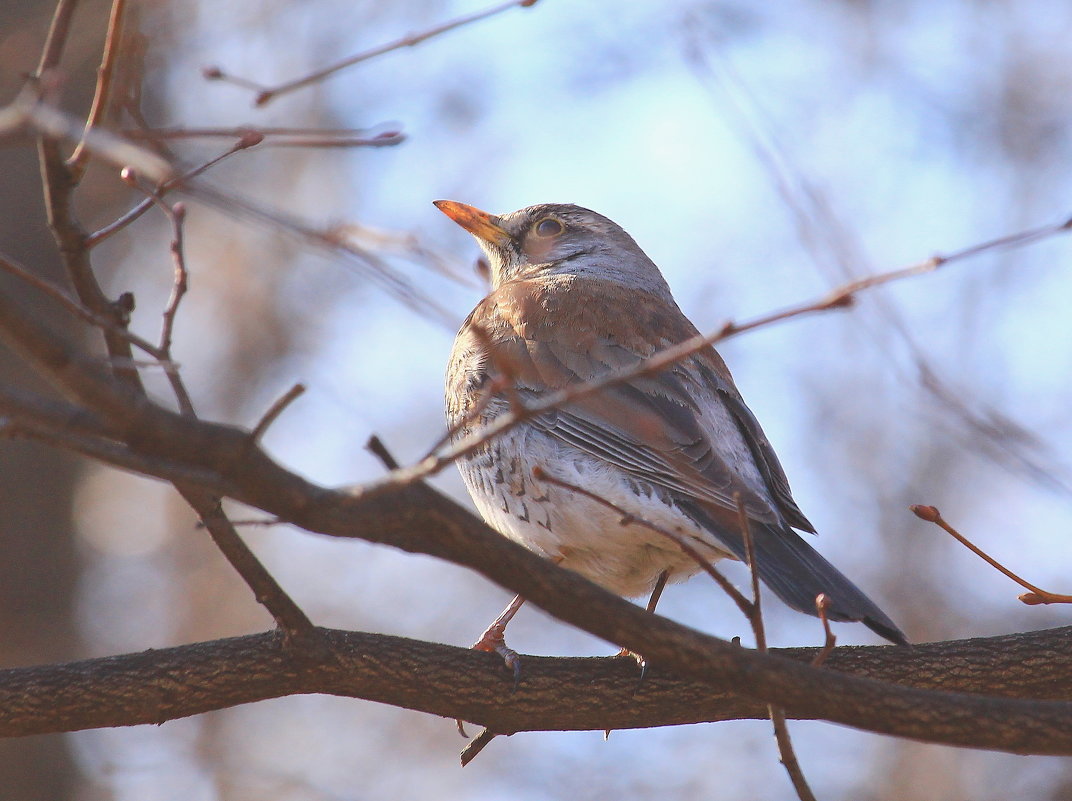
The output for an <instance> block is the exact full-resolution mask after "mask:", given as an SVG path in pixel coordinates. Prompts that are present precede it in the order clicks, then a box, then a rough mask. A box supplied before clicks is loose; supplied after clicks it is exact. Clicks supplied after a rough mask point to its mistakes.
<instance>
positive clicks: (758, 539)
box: [689, 507, 908, 645]
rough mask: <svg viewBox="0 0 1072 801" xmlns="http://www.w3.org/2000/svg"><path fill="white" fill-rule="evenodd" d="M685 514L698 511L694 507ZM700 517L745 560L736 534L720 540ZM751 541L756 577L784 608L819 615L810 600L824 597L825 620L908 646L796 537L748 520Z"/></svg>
mask: <svg viewBox="0 0 1072 801" xmlns="http://www.w3.org/2000/svg"><path fill="white" fill-rule="evenodd" d="M689 511H690V512H699V510H698V509H695V507H693V509H690V510H689ZM699 517H700V518H706V520H703V521H702V522H701V521H700V520H698V522H701V524H702V525H705V527H706V528H708V530H710V531H712V532H713V533H716V534H722V535H723V536H721V537H720V539H721V540H722V542H723V543H724V544H725V545H726V546H727V547H728V548H729V549H730V550H732V551H733V553H734V554H735V555H736V556H737V557H738V558H739V559H740V560H741V561H742V562H743V561H745V550H744V540H743V539H742V538H741V537H740V536H739V535H737V534H736V533H735V534H734V536H732V537H728V536H725V535H724V533H723V531H720V528H719V527H718V526H717V525H716V524H715V523H714V521H712V520H711V519H710V518H709V517H708V516H707V515H706V514H704V513H702V512H700V514H699ZM752 541H753V544H754V547H755V551H756V568H757V570H758V572H759V577H760V578H761V579H763V583H764V584H766V585H767V586H768V587H770V588H771V589H772V590H773V591H774V593H775V594H776V595H777V596H778V597H779V598H781V599H782V600H783V601H784V602H785V603H786V605H788V606H791V607H792V608H793V609H797V610H799V611H801V612H806V613H807V614H809V615H815V616H818V612H817V610H816V608H815V596H817V595H818V594H819V593H825V594H826V596H827V598H828V599H829V600H830V605H829V606H828V607H827V611H826V616H827V618H829V619H830V620H840V621H859V622H861V623H863V624H864V625H865V626H867V627H868V628H869V629H871V630H872V631H873V632H875V633H876V634H879V635H880V636H882V637H885V638H886V639H887V640H890V641H891V642H895V643H899V644H901V645H907V644H908V638H906V637H905V635H904V632H902V631H901V630H900V629H899V628H897V624H895V623H894V622H893V621H892V620H890V619H889V617H888V616H887V615H886V613H885V612H883V611H882V610H881V609H879V608H878V606H877V605H876V604H875V602H874V601H872V600H871V599H870V598H868V597H867V596H866V595H864V593H863V591H862V590H861V589H860V588H859V587H857V586H856V585H855V584H853V583H852V582H851V581H849V580H848V579H847V578H845V576H843V575H842V574H841V571H839V570H838V569H837V568H836V567H834V566H833V565H832V564H830V563H829V562H828V561H826V560H825V559H824V558H823V557H822V556H821V555H820V554H819V552H818V551H816V550H815V549H814V548H812V547H811V546H810V545H808V543H806V542H805V541H804V540H803V539H802V538H801V537H800V535H798V534H797V533H796V532H794V531H792V530H791V529H789V528H788V527H786V528H785V529H777V528H774V527H773V526H767V525H763V524H761V523H756V522H755V521H753V522H752Z"/></svg>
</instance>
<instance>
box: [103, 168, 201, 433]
mask: <svg viewBox="0 0 1072 801" xmlns="http://www.w3.org/2000/svg"><path fill="white" fill-rule="evenodd" d="M120 176H121V177H122V179H123V181H124V182H125V183H126V184H127V185H128V186H132V187H135V188H140V187H139V186H138V183H137V180H136V179H135V177H134V176H133V175H132V174H131V173H130V172H129V171H128V170H126V169H124V170H122V171H121V172H120ZM142 191H143V192H145V195H146V200H148V201H149V202H150V203H152V204H154V205H156V206H158V207H159V208H160V210H161V211H163V212H164V214H165V215H166V216H167V218H168V220H169V221H170V222H171V233H172V236H171V244H170V246H169V247H170V250H171V260H172V264H173V266H174V279H173V281H172V285H171V295H170V296H169V297H168V301H167V304H166V306H165V307H164V313H163V321H162V323H161V330H160V345H159V351H160V354H161V359H160V365H161V366H162V367H163V368H164V373H165V375H167V378H168V383H170V384H171V391H172V392H174V393H175V399H176V401H177V402H178V404H179V411H180V412H182V413H183V414H185V415H188V416H191V417H193V416H195V415H194V405H193V400H192V399H191V398H190V393H189V392H188V391H187V390H186V385H185V384H184V383H183V380H182V376H181V375H180V374H179V370H178V368H177V367H176V365H175V360H174V359H172V358H171V338H172V331H173V330H174V327H175V316H176V314H178V311H179V303H180V302H182V299H183V297H184V296H185V295H186V289H187V285H188V275H189V274H188V271H187V269H186V254H185V250H184V247H183V241H184V236H183V229H184V224H185V222H186V204H184V203H182V202H179V203H176V204H175V205H174V206H169V205H168V204H167V203H165V202H164V201H163V200H162V199H161V198H160V197H158V196H157V195H156V194H155V193H154V192H152V191H151V190H144V189H143V190H142Z"/></svg>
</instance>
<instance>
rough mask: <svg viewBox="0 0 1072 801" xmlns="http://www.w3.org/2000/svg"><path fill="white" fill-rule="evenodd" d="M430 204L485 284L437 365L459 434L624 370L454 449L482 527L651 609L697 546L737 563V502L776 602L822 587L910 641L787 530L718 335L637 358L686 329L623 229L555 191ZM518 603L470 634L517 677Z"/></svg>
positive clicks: (779, 479) (849, 611) (838, 610)
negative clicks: (483, 268) (466, 248)
mask: <svg viewBox="0 0 1072 801" xmlns="http://www.w3.org/2000/svg"><path fill="white" fill-rule="evenodd" d="M434 204H435V206H436V207H437V208H438V209H439V210H440V211H442V212H443V213H444V214H446V215H447V216H448V217H449V218H450V219H451V220H453V221H454V222H455V223H457V224H458V225H460V226H461V227H462V228H464V229H465V230H466V231H468V232H469V233H470V234H472V235H473V237H474V238H475V239H476V241H477V243H478V244H479V246H480V248H481V249H482V250H483V252H484V255H485V256H486V261H487V267H488V277H489V279H490V287H491V291H490V293H489V294H488V295H487V296H486V297H485V298H484V299H483V300H481V301H480V302H479V303H478V304H477V306H476V307H475V308H474V309H473V311H472V312H471V313H470V314H469V316H468V317H467V318H466V319H465V321H464V322H463V323H462V326H461V328H460V330H459V332H458V334H457V337H456V339H455V341H454V346H453V349H452V352H451V355H450V359H449V362H448V366H447V375H446V386H445V396H446V397H445V405H446V415H447V425H448V430H449V431H450V434H451V437H452V439H453V441H454V442H455V443H457V442H461V441H463V440H467V438H472V437H476V438H479V437H480V432H481V431H482V430H484V429H486V428H487V427H488V426H490V425H492V424H494V423H495V421H496V420H498V419H499V418H500V417H501V416H503V415H507V414H509V413H511V411H515V410H519V409H520V408H521V407H523V406H524V407H527V406H531V405H532V404H534V403H538V402H540V401H541V400H546V399H547V398H549V397H551V396H552V395H553V394H554V393H558V392H562V391H564V390H570V389H575V388H577V387H579V386H582V385H584V384H587V383H590V382H597V381H601V380H607V379H612V378H614V377H615V376H620V375H621V374H622V373H623V372H625V371H630V370H632V371H634V372H633V373H631V377H628V378H625V379H624V380H618V381H612V382H611V383H608V384H606V385H605V386H603V387H601V388H599V389H598V390H596V391H593V392H590V393H587V394H583V395H575V396H574V397H573V398H572V399H569V400H567V401H566V402H563V403H561V404H553V405H552V406H551V408H545V409H543V410H542V411H539V412H538V413H536V414H532V415H531V416H530V415H525V416H524V419H523V420H522V421H521V422H519V423H518V424H517V425H514V426H513V427H510V428H507V429H506V430H505V431H504V432H502V433H499V434H498V435H497V436H494V437H490V438H487V439H484V440H482V441H480V443H479V445H478V446H477V447H476V448H474V449H472V450H468V451H467V452H466V453H465V454H464V455H462V456H461V457H460V458H459V459H458V460H457V464H458V467H459V469H460V471H461V475H462V479H463V481H464V483H465V485H466V487H467V489H468V490H469V493H470V495H471V497H472V499H473V502H474V504H475V506H476V508H477V510H478V511H479V512H480V514H481V516H482V517H483V519H484V520H485V522H486V523H488V525H489V526H491V528H493V529H495V530H496V531H498V532H499V533H500V534H502V535H504V536H506V537H508V538H509V539H511V540H513V541H515V542H517V543H520V544H521V545H523V546H525V547H527V548H529V549H530V550H532V551H535V552H536V553H538V554H540V555H542V556H544V557H546V558H548V559H551V560H553V561H555V562H557V563H558V564H559V565H560V566H561V567H564V568H568V569H571V570H574V571H575V572H577V573H580V574H581V575H582V576H585V577H586V578H588V579H590V580H592V581H594V582H595V583H597V584H599V585H601V586H602V587H604V588H606V589H608V590H611V591H612V592H615V593H618V594H619V595H622V596H626V597H630V598H634V597H637V596H641V595H644V594H646V593H650V598H649V601H648V605H647V608H648V609H649V610H650V611H652V612H654V610H655V605H656V604H657V602H658V600H659V597H660V595H661V594H662V591H663V588H664V587H665V585H666V583H667V582H668V581H671V582H672V581H679V580H683V579H686V578H688V577H689V576H691V575H694V574H695V573H697V572H698V571H700V570H701V569H702V568H701V566H700V565H699V564H698V563H697V560H696V559H695V558H694V556H695V555H697V554H698V555H699V556H701V557H702V558H703V559H704V560H706V561H709V562H710V563H712V564H713V563H715V562H717V561H719V560H720V559H733V560H740V561H747V558H746V557H747V553H746V541H745V533H744V530H743V529H744V526H743V524H742V515H743V516H744V517H746V518H747V526H748V532H749V534H750V538H751V540H752V547H753V553H754V561H755V570H756V572H757V573H758V575H759V577H760V578H761V579H762V580H763V582H764V584H765V585H766V586H767V587H769V588H770V589H771V590H772V591H773V592H774V593H775V594H776V595H777V596H778V597H779V598H781V600H782V601H783V602H785V603H786V604H787V605H788V606H790V607H792V608H793V609H797V610H799V611H801V612H805V613H808V614H812V615H817V614H818V611H817V607H816V598H817V596H818V595H820V594H824V595H825V596H826V599H825V604H826V606H825V615H826V617H827V618H828V619H830V620H835V621H859V622H862V623H863V624H864V625H866V626H867V627H869V628H870V629H872V630H873V631H875V632H876V633H878V634H879V635H881V636H882V637H884V638H886V639H888V640H890V641H892V642H895V643H901V644H906V643H907V642H908V641H907V638H906V637H905V635H904V633H903V632H902V631H901V630H900V629H899V628H898V627H897V625H896V624H895V623H894V622H893V621H892V620H891V619H890V618H889V617H888V616H887V615H886V614H885V613H884V612H883V611H882V610H881V609H879V607H878V606H877V605H876V604H875V603H874V602H873V601H872V600H871V599H870V598H868V597H867V595H865V594H864V593H863V591H861V590H860V589H859V588H857V587H856V585H855V584H853V583H852V581H850V580H849V579H848V578H846V577H845V576H844V575H842V573H841V572H840V571H838V570H837V568H835V567H834V566H833V565H832V564H830V562H828V561H827V560H826V559H825V558H823V556H821V555H820V554H819V553H818V552H817V551H816V550H815V549H814V548H812V547H811V545H809V544H808V543H807V542H806V541H805V540H804V538H803V537H802V536H801V534H800V533H798V532H804V533H809V534H811V533H815V527H814V526H813V525H812V524H811V523H810V522H809V520H808V519H807V518H806V517H805V516H804V513H803V512H802V511H801V510H800V508H799V507H798V506H797V503H796V501H795V500H794V499H793V496H792V493H791V491H790V488H789V482H788V480H787V478H786V475H785V472H784V470H783V469H782V466H781V464H780V463H779V461H778V457H777V455H776V454H775V452H774V449H773V448H772V446H771V444H770V442H769V440H768V439H767V437H766V435H765V434H764V433H763V429H762V428H761V427H760V424H759V421H758V420H757V419H756V417H755V415H754V414H753V413H752V412H751V410H749V408H748V406H747V405H745V402H744V400H743V398H742V397H741V394H740V392H739V391H738V390H737V387H736V385H735V384H734V382H733V378H732V376H731V375H730V372H729V369H728V368H727V366H726V363H725V362H724V361H723V359H722V357H721V356H720V355H719V354H718V352H717V351H716V350H715V348H714V347H713V346H711V345H705V346H704V347H702V348H701V349H699V350H697V351H695V352H693V353H691V354H690V355H688V356H686V357H684V358H682V359H680V360H677V361H675V362H673V363H672V364H670V365H669V366H667V367H665V368H664V369H662V370H660V371H657V372H655V371H651V372H649V371H647V370H644V369H643V365H644V362H645V360H647V359H650V358H651V357H653V356H655V355H656V354H658V353H660V352H661V351H664V350H665V349H667V348H670V347H672V346H675V345H678V344H680V343H682V342H685V341H686V340H690V339H692V338H694V337H698V336H699V332H698V331H697V329H696V327H695V326H694V325H693V324H692V323H691V322H690V321H689V320H688V318H687V317H686V316H685V315H684V313H683V312H682V311H681V309H680V308H679V307H678V305H677V303H676V302H675V300H674V298H673V296H672V294H671V292H670V287H669V285H668V284H667V282H666V280H665V278H664V277H663V275H662V273H661V272H660V270H659V268H658V267H657V266H656V265H655V264H654V262H652V260H651V259H650V258H648V256H647V255H646V254H645V253H644V251H643V250H641V248H640V246H639V245H637V243H636V242H635V241H634V239H633V238H632V237H631V236H630V235H629V234H628V233H626V231H625V230H624V229H623V228H622V227H621V226H619V225H617V224H616V223H614V222H613V221H611V220H610V219H608V218H607V217H604V216H603V215H601V214H598V213H597V212H594V211H591V210H589V209H586V208H582V207H580V206H576V205H572V204H564V203H550V204H539V205H534V206H529V207H526V208H523V209H520V210H519V211H514V212H512V213H508V214H503V215H495V214H490V213H488V212H485V211H481V210H480V209H478V208H475V207H473V206H470V205H467V204H465V203H460V202H458V201H453V200H437V201H434ZM638 366H639V368H638ZM669 535H672V537H673V538H674V539H672V538H671V536H669ZM675 539H680V540H681V541H683V542H684V543H686V544H687V545H688V546H689V547H690V548H691V550H692V551H693V555H690V554H688V553H686V552H685V550H683V549H682V547H681V546H679V545H678V544H677V543H676V542H675ZM523 603H524V599H523V598H522V597H520V596H518V597H517V598H515V599H514V600H513V601H512V602H511V604H510V605H509V606H508V607H507V608H506V609H505V610H504V611H503V613H502V615H500V616H499V618H497V619H496V621H495V622H494V623H492V624H491V626H489V627H488V630H487V631H485V632H484V634H483V635H482V636H481V638H480V639H479V640H478V641H477V642H476V643H475V644H474V646H473V647H474V648H476V649H479V650H484V651H492V652H496V653H499V654H500V655H501V656H502V657H503V659H504V660H505V662H506V664H507V666H508V667H511V668H513V670H514V672H515V680H516V679H517V677H518V675H519V673H518V671H519V664H520V661H519V657H518V655H517V653H516V652H515V651H513V650H512V649H510V648H508V647H507V646H506V643H505V629H506V625H507V623H509V621H510V620H511V618H512V617H513V616H514V614H516V612H517V611H518V609H520V607H521V605H522V604H523Z"/></svg>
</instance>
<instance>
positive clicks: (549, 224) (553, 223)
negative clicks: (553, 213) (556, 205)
mask: <svg viewBox="0 0 1072 801" xmlns="http://www.w3.org/2000/svg"><path fill="white" fill-rule="evenodd" d="M535 231H536V235H537V236H558V235H559V234H561V233H562V223H560V222H559V221H558V220H556V219H554V218H553V217H544V218H543V219H542V220H540V221H539V222H538V223H536V228H535Z"/></svg>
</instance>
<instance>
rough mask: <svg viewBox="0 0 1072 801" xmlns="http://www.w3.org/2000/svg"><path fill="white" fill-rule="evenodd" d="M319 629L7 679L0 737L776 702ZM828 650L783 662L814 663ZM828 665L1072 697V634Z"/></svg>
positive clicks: (959, 686) (656, 672) (732, 715)
mask: <svg viewBox="0 0 1072 801" xmlns="http://www.w3.org/2000/svg"><path fill="white" fill-rule="evenodd" d="M316 631H317V634H318V635H320V637H321V638H322V639H323V641H324V642H325V643H326V644H327V645H328V646H329V647H330V652H331V657H330V658H323V659H321V660H319V661H315V662H313V661H309V660H301V659H300V657H296V656H295V655H293V653H292V652H291V651H288V650H287V649H286V648H284V646H283V637H282V635H281V634H280V633H279V632H264V633H261V634H252V635H248V636H245V637H233V638H229V639H224V640H215V641H212V642H202V643H196V644H192V645H182V646H178V647H175V648H164V649H160V650H149V651H144V652H141V653H135V654H124V655H122V656H110V657H104V658H101V659H88V660H84V661H81V662H71V663H68V664H62V665H47V666H42V667H30V668H14V669H9V670H3V671H0V736H3V737H12V736H22V735H29V734H45V733H49V732H59V731H77V730H82V729H88V728H99V727H105V726H132V725H137V724H144V723H162V722H164V721H167V720H174V719H176V718H181V717H186V716H189V715H196V714H200V713H203V712H209V711H212V710H217V709H223V708H227V707H232V706H236V705H238V704H246V703H252V702H255V701H260V700H264V699H268V698H278V697H282V696H287V695H299V694H308V693H324V694H328V695H338V696H345V697H350V698H362V699H365V700H369V701H377V702H380V703H386V704H391V705H393V706H398V707H404V708H407V709H413V710H417V711H421V712H426V713H429V714H434V715H441V716H443V717H444V718H448V719H454V718H464V719H466V720H470V721H473V722H475V723H479V724H481V725H485V726H488V727H489V728H492V729H493V730H494V731H500V732H519V731H560V730H561V731H586V730H593V731H598V730H602V729H604V728H606V727H607V726H610V727H612V728H615V729H628V728H641V727H651V726H674V725H682V724H689V723H700V722H708V721H721V720H739V719H762V718H765V717H767V714H768V713H767V706H766V704H764V703H762V702H759V701H756V700H754V699H751V698H748V697H747V696H745V695H742V694H740V693H739V692H736V689H737V688H736V686H735V685H734V684H733V683H732V682H726V681H717V680H713V681H711V682H702V681H696V680H691V679H688V678H685V677H682V676H680V675H673V674H671V673H669V672H668V671H665V670H663V669H661V668H660V666H659V665H658V664H656V665H654V666H653V668H652V670H651V671H650V673H649V674H648V677H647V678H646V679H645V682H644V685H643V687H642V688H641V690H640V692H639V693H636V668H635V666H634V665H632V664H631V663H629V662H626V661H624V660H620V659H615V658H613V657H604V658H587V659H576V658H574V659H564V658H549V657H536V656H526V657H525V674H524V677H523V679H522V682H521V684H520V686H519V687H518V688H517V690H516V692H510V691H509V686H510V677H509V676H508V675H507V674H506V673H505V672H504V671H503V670H502V664H501V662H500V660H499V659H497V658H496V657H494V656H493V655H489V654H485V653H481V652H478V651H471V650H469V649H466V648H456V647H453V646H449V645H441V644H438V643H431V642H420V641H417V640H409V639H405V638H402V637H392V636H388V635H383V634H367V633H358V632H346V631H338V630H334V629H323V628H319V629H317V630H316ZM817 651H818V649H817V648H786V649H772V651H771V653H772V654H774V655H776V656H778V657H782V658H785V659H787V660H792V663H793V664H795V665H801V666H803V665H806V663H808V662H809V661H810V660H811V659H812V658H814V656H815V654H816V652H817ZM1040 657H1041V658H1040ZM828 665H829V669H830V672H833V671H841V672H844V673H846V674H851V675H854V676H857V677H867V678H870V679H877V680H880V681H884V682H895V683H898V684H910V685H912V686H914V687H918V688H926V689H933V690H944V691H947V692H971V693H981V694H990V695H998V694H1005V695H1017V696H1022V697H1032V698H1036V699H1050V700H1051V701H1052V700H1065V701H1067V700H1070V699H1072V627H1066V628H1062V629H1050V630H1047V631H1038V632H1030V633H1027V634H1016V635H1011V636H1004V637H993V638H988V639H972V640H959V641H955V642H944V643H932V644H928V645H920V646H916V647H914V648H896V647H890V646H867V647H862V646H857V647H842V648H837V649H835V650H834V652H833V653H832V654H831V655H830V658H829V661H828ZM951 665H952V666H953V667H950V666H951ZM1036 665H1043V668H1042V669H1041V670H1039V669H1037V668H1036ZM634 693H635V694H634ZM1040 703H1041V702H1040ZM798 717H803V716H798ZM980 728H983V727H980Z"/></svg>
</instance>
